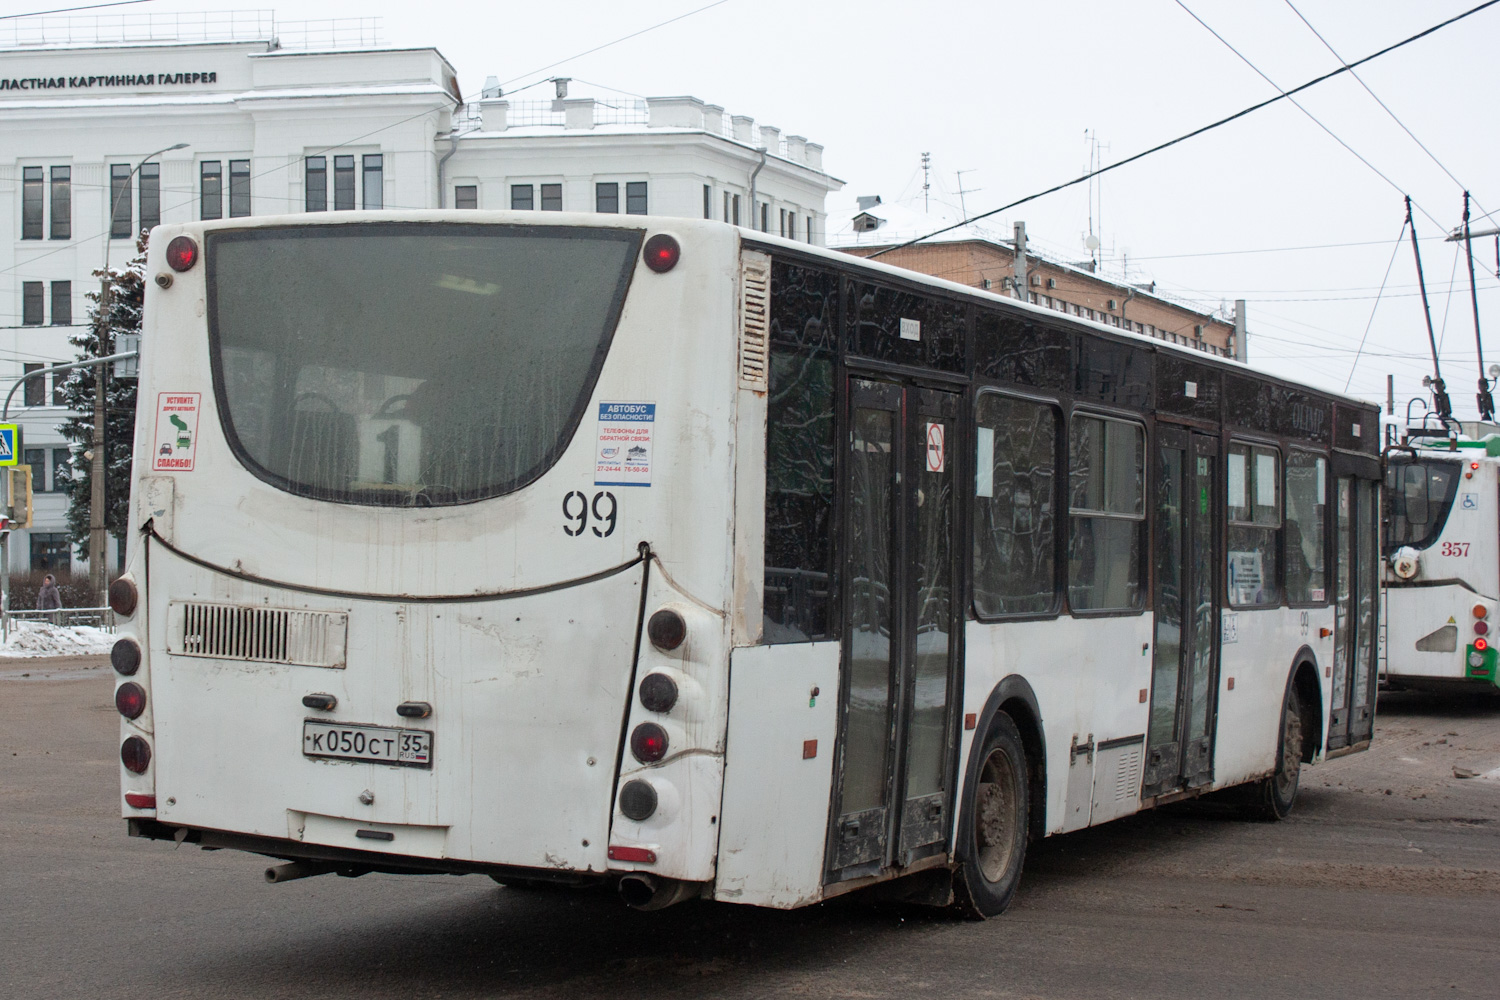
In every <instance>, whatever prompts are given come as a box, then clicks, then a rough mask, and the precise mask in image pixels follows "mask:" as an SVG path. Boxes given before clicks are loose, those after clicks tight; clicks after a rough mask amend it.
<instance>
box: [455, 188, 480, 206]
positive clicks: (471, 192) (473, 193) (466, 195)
mask: <svg viewBox="0 0 1500 1000" xmlns="http://www.w3.org/2000/svg"><path fill="white" fill-rule="evenodd" d="M453 207H454V208H478V207H479V185H478V184H459V185H458V186H457V187H455V188H454V189H453Z"/></svg>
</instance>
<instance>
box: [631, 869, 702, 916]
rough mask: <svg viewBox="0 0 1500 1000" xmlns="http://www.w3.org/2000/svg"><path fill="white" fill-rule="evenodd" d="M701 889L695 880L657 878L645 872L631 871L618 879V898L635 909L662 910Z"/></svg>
mask: <svg viewBox="0 0 1500 1000" xmlns="http://www.w3.org/2000/svg"><path fill="white" fill-rule="evenodd" d="M701 890H702V886H700V885H699V884H698V883H697V882H683V881H680V880H678V879H675V878H657V877H656V876H654V875H648V874H647V873H645V872H631V873H630V874H629V875H626V876H624V877H622V878H621V879H620V898H621V899H623V900H624V901H625V905H626V906H629V907H630V908H631V909H635V910H664V909H666V908H667V907H669V906H671V905H673V904H674V903H681V902H682V901H683V900H687V899H692V898H693V897H694V896H696V895H698V894H699V892H700V891H701Z"/></svg>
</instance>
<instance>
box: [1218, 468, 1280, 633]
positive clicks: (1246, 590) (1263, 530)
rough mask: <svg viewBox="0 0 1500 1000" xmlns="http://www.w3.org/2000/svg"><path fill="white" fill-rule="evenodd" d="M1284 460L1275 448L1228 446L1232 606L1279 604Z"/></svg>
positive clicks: (1228, 578)
mask: <svg viewBox="0 0 1500 1000" xmlns="http://www.w3.org/2000/svg"><path fill="white" fill-rule="evenodd" d="M1280 464H1281V456H1280V455H1278V454H1277V453H1276V449H1274V448H1262V447H1258V446H1255V445H1248V444H1231V445H1230V446H1229V474H1228V475H1227V476H1226V477H1225V487H1226V494H1227V500H1228V505H1229V575H1228V577H1227V582H1228V584H1229V603H1230V604H1238V605H1244V604H1280V603H1281V587H1280V584H1279V576H1278V574H1277V565H1276V560H1277V553H1278V551H1279V549H1280V545H1279V542H1280V536H1281V470H1280V468H1279V467H1280Z"/></svg>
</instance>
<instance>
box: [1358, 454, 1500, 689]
mask: <svg viewBox="0 0 1500 1000" xmlns="http://www.w3.org/2000/svg"><path fill="white" fill-rule="evenodd" d="M1497 470H1500V435H1494V434H1491V435H1489V436H1488V437H1486V438H1484V439H1482V440H1474V439H1472V438H1469V437H1466V436H1463V435H1459V434H1456V433H1455V434H1454V435H1453V436H1452V437H1450V436H1449V434H1448V432H1447V431H1446V430H1437V431H1434V430H1433V428H1431V427H1430V426H1429V427H1426V428H1423V427H1420V426H1418V427H1412V428H1409V429H1408V430H1407V433H1406V434H1405V435H1404V436H1403V439H1402V443H1401V444H1400V445H1399V446H1395V447H1392V448H1390V449H1389V450H1388V457H1387V466H1386V490H1385V492H1386V501H1385V509H1386V518H1385V525H1384V532H1385V537H1384V539H1383V542H1384V552H1385V555H1386V562H1387V565H1386V568H1385V582H1384V587H1383V588H1382V595H1383V599H1384V605H1385V607H1384V608H1383V609H1382V620H1383V621H1384V622H1385V627H1384V633H1385V634H1384V636H1383V640H1382V642H1381V657H1380V661H1381V662H1380V669H1381V679H1382V681H1383V682H1384V683H1386V684H1388V685H1389V686H1390V687H1392V688H1397V689H1401V688H1407V689H1412V690H1425V691H1454V692H1458V691H1468V692H1471V693H1490V694H1494V693H1496V689H1497V685H1500V680H1497V677H1496V670H1495V667H1496V654H1495V648H1494V647H1493V646H1492V645H1491V643H1492V642H1493V641H1494V640H1495V638H1496V637H1495V636H1493V635H1491V634H1490V629H1491V627H1492V624H1493V623H1492V621H1491V615H1492V614H1493V612H1494V611H1495V609H1496V607H1497V606H1500V520H1497V515H1496V506H1497V503H1496V501H1497V499H1500V475H1497Z"/></svg>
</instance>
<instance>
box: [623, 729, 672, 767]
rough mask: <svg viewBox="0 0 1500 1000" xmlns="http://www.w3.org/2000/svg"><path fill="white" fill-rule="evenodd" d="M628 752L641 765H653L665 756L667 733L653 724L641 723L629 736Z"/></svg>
mask: <svg viewBox="0 0 1500 1000" xmlns="http://www.w3.org/2000/svg"><path fill="white" fill-rule="evenodd" d="M630 752H631V753H632V754H634V755H635V759H636V760H638V761H640V762H641V763H642V764H655V763H656V762H657V761H659V760H661V759H662V758H663V757H665V756H666V755H667V731H666V730H665V729H663V728H662V727H661V726H658V725H657V724H656V723H654V722H643V723H641V724H640V725H639V726H636V727H635V729H634V731H632V732H631V734H630Z"/></svg>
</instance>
